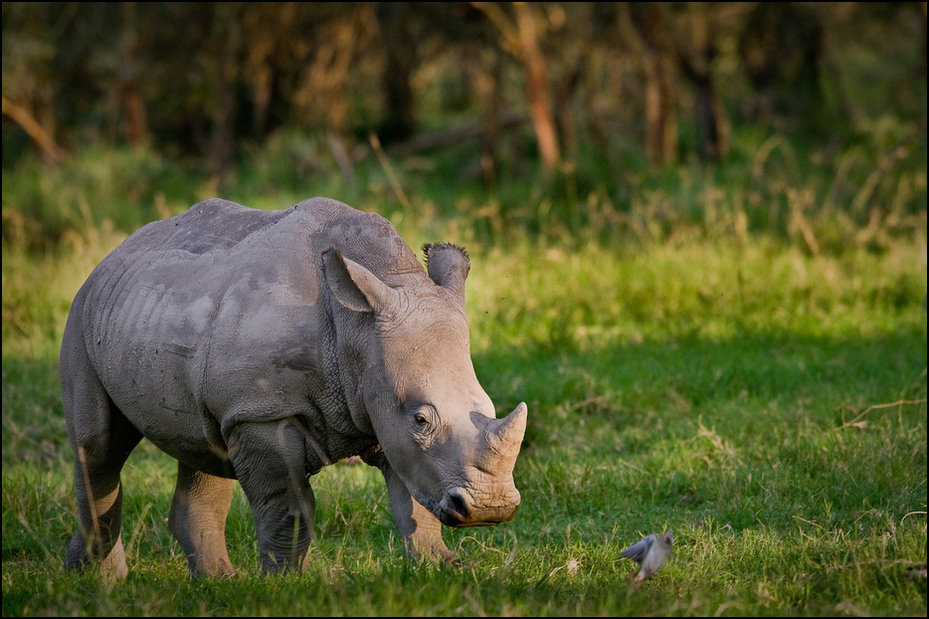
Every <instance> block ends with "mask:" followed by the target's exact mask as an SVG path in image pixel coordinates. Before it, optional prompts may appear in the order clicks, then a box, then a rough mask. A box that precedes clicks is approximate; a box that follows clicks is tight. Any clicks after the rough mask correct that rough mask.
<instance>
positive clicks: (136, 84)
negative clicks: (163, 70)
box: [119, 2, 149, 146]
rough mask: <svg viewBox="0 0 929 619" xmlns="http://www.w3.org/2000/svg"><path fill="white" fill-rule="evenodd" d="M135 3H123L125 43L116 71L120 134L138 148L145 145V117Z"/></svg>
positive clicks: (147, 134) (146, 123) (146, 137)
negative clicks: (138, 56) (137, 52)
mask: <svg viewBox="0 0 929 619" xmlns="http://www.w3.org/2000/svg"><path fill="white" fill-rule="evenodd" d="M134 5H135V3H133V2H123V3H122V10H123V24H124V31H125V35H124V39H123V48H122V58H121V60H120V71H119V101H120V107H121V108H122V111H123V130H124V132H125V135H126V141H127V142H129V144H131V145H132V146H140V145H142V144H144V143H146V142H147V141H148V137H149V132H148V115H147V114H146V110H145V100H144V99H143V98H142V86H141V84H140V80H139V64H138V60H137V59H136V51H137V48H138V42H139V38H138V36H137V35H136V32H135V10H134Z"/></svg>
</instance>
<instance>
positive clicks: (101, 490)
mask: <svg viewBox="0 0 929 619" xmlns="http://www.w3.org/2000/svg"><path fill="white" fill-rule="evenodd" d="M104 397H105V396H104ZM107 400H108V398H107ZM97 412H99V413H101V414H100V415H89V416H88V417H92V418H93V419H94V420H101V419H104V420H105V421H104V422H103V425H104V426H105V429H103V430H100V429H99V428H95V429H94V431H93V432H90V433H89V436H88V437H87V438H86V439H82V438H80V437H76V436H74V435H72V447H73V449H74V489H75V495H76V497H77V508H78V517H79V520H80V527H79V529H78V531H77V533H76V534H75V535H74V537H73V538H72V539H71V543H70V544H69V545H68V558H67V563H66V565H67V567H68V568H69V569H82V568H83V567H84V566H85V565H86V564H88V563H97V564H98V565H99V566H100V569H101V571H102V572H103V574H104V575H106V576H107V577H108V578H114V579H122V578H125V577H126V575H127V574H128V568H127V566H126V554H125V551H124V550H123V544H122V540H121V539H120V529H121V527H122V505H123V488H122V483H121V480H120V471H121V470H122V467H123V464H124V463H125V462H126V458H127V457H128V456H129V453H130V452H131V451H132V450H133V449H134V448H135V446H136V445H138V443H139V441H140V440H141V438H142V435H141V434H140V433H139V431H138V430H136V429H135V428H134V427H133V426H132V425H131V424H130V423H129V422H128V420H126V418H125V417H123V415H122V413H121V412H119V411H118V410H117V409H116V408H115V406H113V405H112V403H110V402H105V403H103V404H101V406H100V408H98V409H97ZM84 429H86V428H84ZM78 434H83V433H82V432H80V431H79V432H78Z"/></svg>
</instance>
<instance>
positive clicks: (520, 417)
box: [486, 402, 529, 459]
mask: <svg viewBox="0 0 929 619" xmlns="http://www.w3.org/2000/svg"><path fill="white" fill-rule="evenodd" d="M528 415H529V407H528V406H526V403H525V402H520V403H519V406H517V407H516V410H514V411H513V412H512V413H510V414H509V415H507V416H506V417H504V418H503V419H495V420H493V421H491V423H490V427H488V428H487V435H486V436H487V447H488V448H489V449H490V451H492V452H493V453H495V454H498V455H500V456H503V457H506V458H513V459H515V457H516V454H518V453H519V446H520V444H522V442H523V435H525V433H526V418H527V417H528Z"/></svg>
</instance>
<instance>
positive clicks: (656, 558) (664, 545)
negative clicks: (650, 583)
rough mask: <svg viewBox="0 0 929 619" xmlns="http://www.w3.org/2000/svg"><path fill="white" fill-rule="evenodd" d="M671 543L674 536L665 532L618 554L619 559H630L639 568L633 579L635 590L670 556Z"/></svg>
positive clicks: (640, 541)
mask: <svg viewBox="0 0 929 619" xmlns="http://www.w3.org/2000/svg"><path fill="white" fill-rule="evenodd" d="M673 542H674V535H672V534H671V532H670V531H666V532H664V533H660V534H658V535H654V534H652V535H647V536H645V537H643V538H642V539H640V540H639V541H637V542H636V543H635V544H633V545H632V546H629V548H626V549H625V550H623V551H622V552H621V553H619V554H620V556H621V557H624V558H626V559H632V560H633V561H635V562H636V563H638V564H639V565H640V566H641V568H640V569H639V573H638V574H636V576H635V578H634V579H633V583H635V586H636V588H637V589H638V588H639V587H641V586H642V582H644V581H645V579H647V578H651V577H652V576H654V575H655V574H657V573H658V568H659V567H661V566H662V564H664V562H665V561H666V560H667V559H668V557H670V556H671V544H672V543H673ZM630 578H632V575H631V574H630Z"/></svg>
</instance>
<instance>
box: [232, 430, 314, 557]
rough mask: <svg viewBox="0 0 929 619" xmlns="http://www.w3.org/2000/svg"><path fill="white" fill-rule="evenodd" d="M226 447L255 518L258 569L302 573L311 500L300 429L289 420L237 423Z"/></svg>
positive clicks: (310, 525)
mask: <svg viewBox="0 0 929 619" xmlns="http://www.w3.org/2000/svg"><path fill="white" fill-rule="evenodd" d="M228 445H229V456H230V458H231V459H232V465H233V467H234V468H235V473H236V477H237V478H238V480H239V483H240V484H241V486H242V490H243V491H245V496H246V497H247V498H248V502H249V504H251V506H252V514H253V515H254V517H255V527H256V529H257V533H258V549H259V552H260V555H261V567H262V568H263V569H264V570H265V571H268V572H280V571H283V570H287V569H298V570H303V569H305V568H306V565H307V561H308V559H309V554H308V553H309V548H310V540H311V538H312V536H313V515H314V512H315V510H316V501H315V499H314V497H313V490H312V489H311V488H310V484H309V482H308V481H307V475H308V472H307V462H308V461H310V456H309V455H308V454H307V445H306V442H305V441H304V438H303V432H302V429H301V428H300V427H299V426H298V425H297V423H296V422H294V421H293V420H290V419H285V420H283V421H278V422H269V423H242V424H239V425H237V426H235V428H233V430H232V431H231V433H230V437H229V441H228ZM313 457H314V458H315V455H314V456H313Z"/></svg>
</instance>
